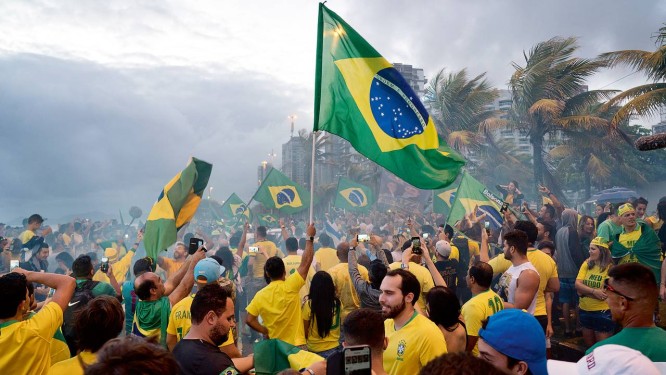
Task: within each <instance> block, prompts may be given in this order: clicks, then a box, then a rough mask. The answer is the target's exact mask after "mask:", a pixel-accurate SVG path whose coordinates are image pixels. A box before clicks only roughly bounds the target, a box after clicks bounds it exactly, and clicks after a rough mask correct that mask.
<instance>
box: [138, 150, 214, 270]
mask: <svg viewBox="0 0 666 375" xmlns="http://www.w3.org/2000/svg"><path fill="white" fill-rule="evenodd" d="M212 169H213V165H212V164H210V163H207V162H205V161H203V160H199V159H196V158H191V159H190V162H189V163H188V164H187V167H185V169H183V171H182V172H180V173H178V174H177V175H176V176H175V177H174V178H172V179H171V181H169V182H168V183H167V184H166V186H164V189H162V192H161V193H160V195H159V197H158V198H157V202H155V204H154V205H153V208H152V209H151V210H150V214H148V219H147V220H146V232H145V234H144V236H143V244H144V247H145V248H146V254H147V255H148V256H149V257H151V258H153V259H156V258H157V254H158V252H160V251H162V250H166V249H167V248H168V247H169V246H171V245H172V244H173V243H174V242H176V235H177V233H178V229H180V228H181V227H182V226H183V225H185V224H187V223H189V222H190V220H192V218H193V217H194V214H195V213H196V211H197V208H199V203H200V202H201V197H202V195H203V192H204V191H205V190H206V185H208V179H209V178H210V173H211V171H212Z"/></svg>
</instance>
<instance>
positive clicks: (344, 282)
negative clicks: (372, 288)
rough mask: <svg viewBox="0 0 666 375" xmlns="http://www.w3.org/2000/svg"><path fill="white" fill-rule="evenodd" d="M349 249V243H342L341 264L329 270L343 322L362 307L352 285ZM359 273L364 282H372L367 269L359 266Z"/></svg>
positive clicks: (339, 248) (339, 251) (340, 249)
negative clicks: (340, 304)
mask: <svg viewBox="0 0 666 375" xmlns="http://www.w3.org/2000/svg"><path fill="white" fill-rule="evenodd" d="M349 249H350V248H349V243H348V242H340V243H339V244H338V249H337V256H338V260H339V261H340V263H339V264H338V265H335V266H333V267H332V268H331V269H329V270H328V273H329V274H330V275H331V277H332V278H333V284H334V285H335V291H336V293H337V295H338V298H340V302H341V303H342V312H341V314H340V319H341V320H342V321H344V320H345V318H346V317H347V315H348V314H349V313H350V312H352V311H354V310H356V309H358V308H359V307H361V300H360V299H359V298H358V294H356V289H355V288H354V283H352V280H351V276H350V274H349V267H348V265H347V259H348V258H349V251H350V250H349ZM315 256H316V254H315ZM358 271H359V273H360V274H361V277H362V278H363V280H365V281H367V282H370V278H369V276H368V269H367V268H365V267H363V266H362V265H360V264H359V265H358Z"/></svg>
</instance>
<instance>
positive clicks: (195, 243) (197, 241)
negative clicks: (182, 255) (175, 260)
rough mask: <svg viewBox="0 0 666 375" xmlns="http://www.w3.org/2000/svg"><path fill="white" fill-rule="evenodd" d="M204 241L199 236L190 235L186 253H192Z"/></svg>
mask: <svg viewBox="0 0 666 375" xmlns="http://www.w3.org/2000/svg"><path fill="white" fill-rule="evenodd" d="M203 244H204V241H203V240H202V239H201V238H196V237H192V238H190V247H189V248H188V249H187V253H188V254H190V255H191V254H194V253H196V252H197V250H198V249H199V248H200V247H201V246H203Z"/></svg>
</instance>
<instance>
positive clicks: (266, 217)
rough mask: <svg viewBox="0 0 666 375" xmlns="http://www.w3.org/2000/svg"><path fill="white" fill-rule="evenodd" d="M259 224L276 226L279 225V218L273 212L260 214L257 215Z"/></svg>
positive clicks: (270, 226)
mask: <svg viewBox="0 0 666 375" xmlns="http://www.w3.org/2000/svg"><path fill="white" fill-rule="evenodd" d="M257 220H258V221H259V225H263V226H265V227H268V228H275V227H277V225H278V219H277V218H276V217H275V216H273V215H271V214H260V215H258V216H257Z"/></svg>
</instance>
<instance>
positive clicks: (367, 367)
mask: <svg viewBox="0 0 666 375" xmlns="http://www.w3.org/2000/svg"><path fill="white" fill-rule="evenodd" d="M343 358H344V363H345V375H370V374H371V373H372V371H371V370H372V367H371V362H370V346H368V345H358V346H348V347H346V348H345V349H344V350H343Z"/></svg>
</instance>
